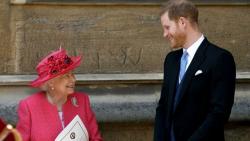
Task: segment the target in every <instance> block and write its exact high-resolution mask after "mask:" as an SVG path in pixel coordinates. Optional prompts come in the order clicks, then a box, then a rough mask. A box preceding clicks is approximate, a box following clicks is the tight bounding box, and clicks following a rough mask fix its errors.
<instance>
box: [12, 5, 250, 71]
mask: <svg viewBox="0 0 250 141" xmlns="http://www.w3.org/2000/svg"><path fill="white" fill-rule="evenodd" d="M199 9H200V23H201V29H202V30H203V31H204V34H205V35H206V36H207V37H208V39H209V40H211V41H212V42H214V43H216V44H218V45H219V46H221V47H223V48H226V49H228V50H230V51H231V52H232V53H233V55H234V57H235V60H236V63H237V69H238V70H239V71H248V70H249V69H250V65H249V63H248V62H249V59H250V55H249V54H250V50H249V49H248V48H249V46H250V38H249V37H250V31H249V30H250V28H249V26H248V23H250V16H249V15H250V14H246V13H250V8H249V6H199ZM158 12H159V6H130V7H128V6H105V7H104V6H46V5H37V6H36V5H34V6H26V5H23V6H13V8H12V11H11V29H12V34H13V36H12V40H13V41H14V42H15V46H14V47H15V55H16V58H15V60H14V62H15V71H16V73H17V74H26V73H34V68H35V66H36V64H37V62H38V61H39V60H40V58H42V56H44V55H46V54H47V53H48V52H50V51H51V50H55V49H57V48H58V46H59V45H60V44H61V45H62V46H63V47H65V48H66V49H68V50H69V51H70V54H72V55H76V54H78V55H79V54H83V56H84V62H83V63H82V65H81V67H80V68H79V69H78V70H77V72H78V73H148V72H162V66H163V65H162V64H163V61H164V58H165V55H166V54H167V52H169V51H170V48H169V47H168V44H167V42H166V41H165V40H164V39H163V38H162V29H161V25H160V21H159V16H158ZM14 35H15V36H14ZM13 51H14V50H12V52H13Z"/></svg>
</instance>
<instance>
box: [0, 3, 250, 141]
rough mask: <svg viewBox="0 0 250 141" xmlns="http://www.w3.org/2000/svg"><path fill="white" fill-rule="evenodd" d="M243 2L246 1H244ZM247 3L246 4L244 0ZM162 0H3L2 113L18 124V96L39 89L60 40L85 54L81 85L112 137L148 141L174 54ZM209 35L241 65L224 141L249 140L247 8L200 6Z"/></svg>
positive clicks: (203, 26) (106, 135)
mask: <svg viewBox="0 0 250 141" xmlns="http://www.w3.org/2000/svg"><path fill="white" fill-rule="evenodd" d="M243 1H244V0H243ZM246 3H247V2H246ZM159 8H160V6H159V4H143V3H141V4H140V3H139V4H128V5H126V4H100V5H98V4H97V5H96V4H80V5H68V4H62V5H58V4H27V5H14V4H10V1H9V0H1V1H0V57H1V61H0V62H1V64H0V74H1V75H0V97H1V99H0V117H3V118H4V119H5V120H7V121H8V122H10V123H13V124H15V123H16V120H17V117H16V106H17V104H18V102H19V100H20V99H22V98H24V97H26V96H28V95H31V94H32V93H33V92H35V91H37V90H35V89H31V88H29V87H28V86H27V84H28V82H29V81H30V80H32V79H34V78H35V76H34V75H32V74H35V66H36V64H37V62H38V61H39V60H40V58H41V57H43V56H44V55H46V54H47V53H48V52H50V51H51V50H56V49H58V47H59V46H60V45H61V46H62V47H64V48H65V49H67V50H68V51H69V52H70V54H71V55H83V56H84V58H83V60H84V61H83V63H82V64H81V67H80V68H79V69H77V70H76V73H78V74H80V75H78V77H77V78H78V80H79V81H78V83H77V89H78V90H79V91H85V92H88V93H89V94H90V98H91V103H92V107H93V109H94V112H95V113H96V116H97V119H98V121H99V123H100V129H101V132H102V135H103V137H104V139H105V140H108V141H125V140H126V141H150V140H152V135H153V122H154V114H155V113H154V112H155V107H156V104H157V101H158V99H159V95H160V87H161V82H162V69H163V68H162V67H163V61H164V58H165V55H166V54H167V53H168V52H169V51H170V48H169V45H168V43H167V42H166V41H165V40H164V39H163V37H162V28H161V25H160V21H159V20H160V19H159V16H158V13H159ZM198 8H199V10H200V19H199V22H200V26H201V29H202V31H203V33H204V35H205V36H206V37H208V39H209V40H210V41H212V42H214V43H215V44H217V45H219V46H221V47H223V48H226V49H228V50H229V51H231V52H232V54H233V55H234V58H235V61H236V63H237V87H236V88H237V89H236V97H235V104H234V107H233V111H232V115H231V117H230V123H229V124H227V125H226V132H225V135H226V140H227V141H248V140H249V139H250V136H249V131H250V124H249V120H250V117H249V115H250V113H249V103H250V102H249V101H250V95H249V94H250V85H249V84H250V74H249V71H250V64H249V60H250V50H249V47H250V38H249V37H250V28H249V23H250V6H249V3H248V4H237V5H230V4H229V5H223V4H222V5H213V4H210V5H205V4H203V5H198Z"/></svg>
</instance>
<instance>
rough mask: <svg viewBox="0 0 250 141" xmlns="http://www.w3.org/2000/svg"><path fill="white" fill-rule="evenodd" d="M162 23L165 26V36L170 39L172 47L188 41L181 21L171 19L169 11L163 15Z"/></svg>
mask: <svg viewBox="0 0 250 141" xmlns="http://www.w3.org/2000/svg"><path fill="white" fill-rule="evenodd" d="M161 24H162V27H163V37H164V38H166V39H167V40H169V42H170V46H171V47H172V48H179V47H183V45H184V44H185V42H186V34H185V32H184V28H183V27H182V25H181V23H180V21H179V20H178V21H174V20H170V19H169V17H168V12H166V13H164V14H163V15H162V16H161Z"/></svg>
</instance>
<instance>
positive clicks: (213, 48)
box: [207, 42, 232, 56]
mask: <svg viewBox="0 0 250 141" xmlns="http://www.w3.org/2000/svg"><path fill="white" fill-rule="evenodd" d="M207 52H208V53H210V54H213V56H217V55H218V56H220V55H222V54H224V55H229V56H232V53H231V52H230V51H228V50H227V49H225V48H222V47H220V46H218V45H215V44H213V43H211V42H208V46H207Z"/></svg>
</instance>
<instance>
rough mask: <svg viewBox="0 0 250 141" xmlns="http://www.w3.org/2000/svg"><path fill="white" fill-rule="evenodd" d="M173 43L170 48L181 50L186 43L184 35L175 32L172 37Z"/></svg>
mask: <svg viewBox="0 0 250 141" xmlns="http://www.w3.org/2000/svg"><path fill="white" fill-rule="evenodd" d="M173 38H174V43H173V44H171V47H172V48H180V47H181V48H183V46H184V44H185V42H186V39H187V37H186V35H185V34H184V33H182V32H177V33H176V34H175V35H174V36H173Z"/></svg>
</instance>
